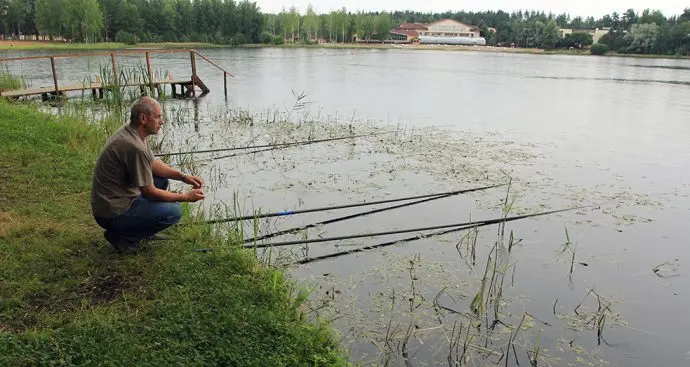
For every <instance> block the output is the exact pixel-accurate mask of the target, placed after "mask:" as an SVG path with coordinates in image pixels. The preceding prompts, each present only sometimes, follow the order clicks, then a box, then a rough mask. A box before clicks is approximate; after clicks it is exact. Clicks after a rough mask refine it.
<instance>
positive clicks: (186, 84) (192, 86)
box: [0, 49, 232, 100]
mask: <svg viewBox="0 0 690 367" xmlns="http://www.w3.org/2000/svg"><path fill="white" fill-rule="evenodd" d="M155 53H188V54H189V59H190V68H191V73H190V74H191V75H190V77H189V78H182V79H178V78H175V77H173V76H172V75H170V74H169V75H168V77H167V78H165V79H156V78H155V77H154V75H153V73H152V71H151V54H155ZM124 54H145V55H146V75H144V78H143V80H141V81H125V82H120V79H121V75H120V74H119V73H118V68H117V63H116V56H117V55H124ZM93 56H110V60H111V66H112V72H113V75H112V80H108V81H105V82H104V81H103V80H102V79H101V77H100V76H98V75H96V76H94V81H89V82H83V83H75V84H69V85H60V84H59V83H58V77H57V76H58V72H57V70H56V67H55V60H56V59H58V58H79V57H93ZM197 56H198V57H200V58H201V59H202V60H204V61H206V62H208V63H209V64H211V65H212V66H214V67H215V68H217V69H219V70H220V71H221V72H222V73H223V80H224V90H225V97H227V96H228V76H231V77H232V74H230V73H229V72H228V71H226V70H225V69H223V68H222V67H220V66H218V65H217V64H216V63H214V62H213V61H211V60H209V59H208V58H207V57H206V56H204V55H202V54H200V53H198V52H197V51H196V50H179V49H175V50H125V51H113V52H92V53H77V54H58V55H43V56H27V57H10V58H0V63H4V62H8V63H9V62H17V61H26V60H38V59H49V60H50V66H51V69H52V75H53V85H51V86H43V87H38V88H25V89H14V90H6V89H5V90H3V89H0V96H2V97H5V98H15V99H16V98H20V97H29V96H35V95H41V97H42V98H43V100H47V99H49V98H50V97H56V96H65V95H66V93H67V92H72V91H81V92H83V91H88V90H90V91H91V93H92V95H93V97H94V98H103V93H104V91H108V90H114V89H118V88H123V87H139V88H140V90H141V92H142V94H143V93H145V92H146V89H147V88H149V89H150V91H151V93H152V94H153V93H155V92H156V91H157V92H158V95H159V96H160V95H161V94H163V91H164V90H163V88H165V86H166V85H170V86H171V92H172V96H173V97H178V96H179V97H186V98H189V97H195V96H196V92H197V91H196V89H197V87H198V88H199V89H200V91H201V95H205V94H207V93H209V92H210V90H209V89H208V87H207V86H206V84H204V82H203V81H201V79H200V78H199V76H198V74H197V71H196V61H197ZM178 86H179V92H178Z"/></svg>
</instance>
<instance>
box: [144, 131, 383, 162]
mask: <svg viewBox="0 0 690 367" xmlns="http://www.w3.org/2000/svg"><path fill="white" fill-rule="evenodd" d="M393 132H394V131H385V132H381V133H374V134H359V135H350V136H340V137H335V138H327V139H316V140H304V141H293V142H287V143H275V144H262V145H248V146H243V147H229V148H216V149H201V150H190V151H184V152H169V153H157V154H154V156H156V157H172V156H177V155H188V154H202V153H218V152H229V151H236V150H250V151H249V152H242V153H235V154H230V155H225V156H221V157H214V158H213V159H223V158H229V157H236V156H238V155H246V154H254V153H260V152H266V151H270V150H276V149H282V148H290V147H294V146H300V145H310V144H317V143H325V142H331V141H339V140H346V139H355V138H364V137H372V136H378V135H385V134H392V133H393ZM261 148H263V149H261Z"/></svg>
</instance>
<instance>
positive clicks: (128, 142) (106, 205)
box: [91, 97, 204, 253]
mask: <svg viewBox="0 0 690 367" xmlns="http://www.w3.org/2000/svg"><path fill="white" fill-rule="evenodd" d="M162 117H163V116H162V109H161V106H160V104H159V103H158V102H157V101H156V100H155V99H153V98H150V97H142V98H140V99H139V100H137V101H136V102H135V103H134V104H133V105H132V108H131V114H130V122H129V124H127V125H125V126H123V127H122V128H120V129H119V130H118V131H116V132H115V133H114V134H113V135H112V136H110V137H109V138H108V140H107V141H106V143H105V146H104V147H103V150H102V151H101V154H100V156H99V157H98V161H97V162H96V167H95V169H94V172H93V187H92V190H91V209H92V212H93V216H94V218H95V220H96V223H98V225H100V226H101V227H102V228H104V229H105V233H104V236H105V239H106V240H107V241H108V242H109V243H110V244H111V245H113V247H115V248H116V249H117V250H118V251H119V252H120V253H133V252H135V251H136V250H137V248H138V245H139V242H140V241H141V240H144V239H147V238H151V237H158V235H156V234H157V233H158V232H160V231H162V230H164V229H166V228H168V227H170V226H172V225H173V224H175V223H177V222H178V221H179V220H180V217H181V215H182V213H181V210H180V204H179V202H181V201H187V202H196V201H199V200H203V199H204V192H203V191H202V190H201V187H202V186H203V184H204V183H203V181H202V180H201V178H199V177H196V176H187V175H185V174H183V173H182V172H180V171H178V170H176V169H174V168H172V167H170V166H168V165H167V164H165V163H163V162H161V161H160V160H158V159H154V156H153V153H152V152H151V149H150V147H149V142H148V136H149V135H154V134H157V133H158V131H159V130H160V128H161V126H162V125H163V118H162ZM168 179H173V180H177V181H181V182H184V183H187V184H189V185H191V186H192V187H193V189H192V190H191V191H189V192H187V193H184V194H178V193H174V192H171V191H168V185H169V181H168Z"/></svg>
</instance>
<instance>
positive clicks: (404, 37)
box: [391, 19, 486, 45]
mask: <svg viewBox="0 0 690 367" xmlns="http://www.w3.org/2000/svg"><path fill="white" fill-rule="evenodd" d="M391 39H392V40H393V41H397V42H419V43H426V44H455V45H486V40H485V39H484V38H483V37H481V36H480V34H479V27H477V26H472V25H467V24H464V23H461V22H458V21H455V20H453V19H441V20H439V21H436V22H433V23H429V24H422V23H403V24H401V25H400V26H399V27H398V28H394V29H392V30H391Z"/></svg>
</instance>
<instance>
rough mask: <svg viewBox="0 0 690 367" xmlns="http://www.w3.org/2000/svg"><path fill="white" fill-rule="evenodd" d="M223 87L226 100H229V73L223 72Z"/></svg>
mask: <svg viewBox="0 0 690 367" xmlns="http://www.w3.org/2000/svg"><path fill="white" fill-rule="evenodd" d="M223 87H224V88H225V100H226V101H227V100H228V73H226V72H223Z"/></svg>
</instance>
